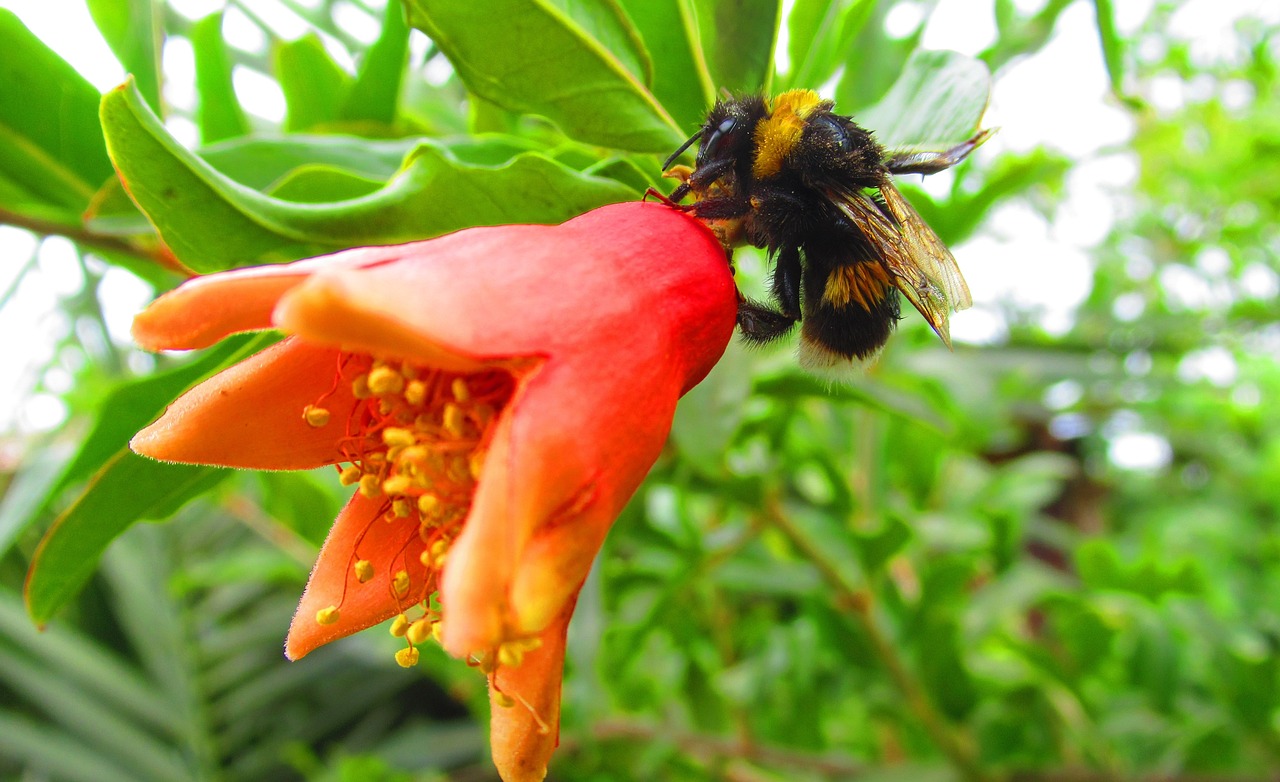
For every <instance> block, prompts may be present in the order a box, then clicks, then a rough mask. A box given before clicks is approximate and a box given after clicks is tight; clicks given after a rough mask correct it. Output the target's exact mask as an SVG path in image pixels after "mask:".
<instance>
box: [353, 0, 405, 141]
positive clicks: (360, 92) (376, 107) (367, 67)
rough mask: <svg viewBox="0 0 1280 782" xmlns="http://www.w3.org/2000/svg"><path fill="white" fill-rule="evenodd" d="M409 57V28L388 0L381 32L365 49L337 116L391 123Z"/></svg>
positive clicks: (398, 9) (401, 15) (397, 5)
mask: <svg viewBox="0 0 1280 782" xmlns="http://www.w3.org/2000/svg"><path fill="white" fill-rule="evenodd" d="M408 60H409V27H408V26H407V25H406V24H405V21H404V10H403V8H402V7H401V5H400V3H398V2H388V3H387V7H386V10H385V11H384V12H383V17H382V33H381V34H380V35H379V36H378V39H377V40H376V41H374V42H373V45H372V46H370V47H369V49H368V51H366V52H365V55H364V61H363V62H361V63H360V70H359V71H358V72H357V73H356V80H355V83H354V84H352V85H351V89H350V90H348V91H347V93H346V96H345V98H344V100H343V101H342V106H341V108H340V109H339V110H338V116H339V117H340V118H341V119H344V120H354V121H360V120H368V121H372V122H380V123H383V124H384V125H390V124H392V123H393V122H395V119H396V107H397V106H398V105H399V102H400V85H401V80H402V78H403V75H404V67H405V64H406V63H407V62H408Z"/></svg>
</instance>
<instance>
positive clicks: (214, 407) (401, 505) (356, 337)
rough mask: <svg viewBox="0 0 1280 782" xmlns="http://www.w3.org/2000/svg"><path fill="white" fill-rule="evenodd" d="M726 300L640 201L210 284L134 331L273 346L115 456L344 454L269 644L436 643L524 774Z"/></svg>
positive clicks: (552, 720) (707, 359) (550, 741)
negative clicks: (588, 604) (577, 607)
mask: <svg viewBox="0 0 1280 782" xmlns="http://www.w3.org/2000/svg"><path fill="white" fill-rule="evenodd" d="M735 308H736V305H735V294H734V287H733V282H732V279H731V276H730V273H729V267H728V264H727V263H726V260H725V255H724V252H723V251H722V250H721V248H720V246H719V244H718V243H717V242H716V240H715V239H714V237H713V236H712V235H711V233H710V232H709V231H707V230H706V229H705V228H704V227H703V226H701V225H700V224H699V223H697V222H696V221H694V220H693V219H691V218H689V217H687V216H685V215H683V214H681V213H680V212H678V211H676V210H673V209H669V208H666V207H664V206H659V205H654V204H641V203H627V204H617V205H614V206H608V207H604V208H601V209H597V210H595V211H593V212H591V213H589V214H586V215H583V216H581V217H579V218H576V219H574V220H570V221H569V222H567V223H565V224H563V225H560V226H530V225H509V226H498V227H493V228H475V229H471V230H467V231H461V232H458V233H455V234H452V235H450V236H446V237H442V238H439V239H433V240H430V241H425V242H418V243H414V244H406V245H402V246H398V247H376V248H363V249H357V250H349V251H346V252H342V253H337V254H335V255H330V256H326V257H323V258H315V259H312V260H307V261H301V262H298V263H293V264H288V265H284V266H270V267H262V268H255V269H245V270H240V271H232V272H225V273H222V274H214V275H210V276H208V277H204V278H201V279H197V280H193V281H191V282H189V283H187V284H185V285H183V286H181V287H180V288H178V289H177V290H175V291H172V292H171V293H168V294H166V295H165V296H162V297H161V298H160V299H159V300H157V301H156V302H155V303H154V304H152V305H151V306H150V307H149V308H148V309H147V310H146V311H145V312H143V313H142V314H140V315H139V316H138V317H137V319H136V321H135V322H134V336H135V337H136V339H137V340H138V342H139V343H140V344H141V345H143V346H144V347H147V348H150V349H155V350H159V349H189V348H202V347H206V346H208V345H210V344H212V343H214V342H215V341H217V340H219V339H221V338H222V337H224V336H226V335H228V334H230V333H233V332H238V331H245V330H251V329H266V328H272V327H275V328H278V329H280V330H282V331H283V332H285V333H286V334H287V335H288V337H287V338H286V339H285V340H284V341H282V342H280V343H278V344H276V345H275V346H273V347H271V348H269V349H267V350H264V351H262V352H261V353H259V354H257V355H255V356H253V357H252V358H249V359H248V360H246V361H244V362H242V363H240V364H239V365H237V366H235V367H232V368H230V369H228V370H226V371H224V372H222V373H221V374H219V375H217V376H216V377H213V378H211V379H210V380H208V381H206V382H204V383H202V384H201V385H199V386H197V387H196V388H194V389H192V390H191V391H189V392H188V393H186V394H185V395H184V396H183V397H181V398H180V399H178V400H177V401H176V402H174V404H173V405H172V406H171V407H170V408H169V409H168V411H167V412H166V413H165V414H164V415H163V416H162V417H161V418H160V419H159V420H158V421H156V422H155V423H154V424H152V425H151V426H149V427H147V428H146V429H144V430H143V431H142V432H140V433H139V434H138V435H137V436H136V437H135V438H134V440H133V443H132V447H133V449H134V450H135V451H137V452H138V453H140V454H144V455H146V456H151V457H154V458H156V459H162V460H166V461H175V462H192V463H200V464H218V465H227V466H233V467H247V468H255V469H309V468H313V467H318V466H321V465H337V466H338V467H339V469H340V470H341V478H342V480H343V482H344V483H349V484H355V485H357V487H358V488H357V491H356V493H355V494H354V496H353V497H352V499H351V501H350V503H348V505H347V507H346V508H345V509H344V510H343V511H342V513H341V514H340V515H339V516H338V519H337V521H336V522H335V523H334V526H333V529H332V530H331V531H330V533H329V537H328V539H327V540H326V541H325V544H324V547H323V549H322V550H321V552H320V556H319V559H318V560H317V561H316V565H315V569H314V570H313V571H312V573H311V579H310V581H309V583H308V584H307V589H306V592H305V593H304V594H303V597H302V602H301V604H300V605H299V607H298V612H297V614H296V615H295V616H294V620H293V624H292V626H291V627H290V629H289V636H288V640H287V642H286V645H285V652H286V654H287V655H288V656H289V657H290V658H292V659H297V658H299V657H302V656H303V655H305V654H307V653H308V652H310V651H311V650H312V649H315V648H316V647H318V646H320V645H322V644H325V643H328V642H329V641H332V640H334V639H337V638H341V637H343V636H345V635H348V634H350V633H353V632H356V631H357V630H361V629H364V628H366V627H369V626H370V625H373V624H376V623H378V622H381V621H383V620H385V619H387V618H389V617H393V616H396V617H397V620H396V622H395V623H394V625H393V628H392V632H393V633H395V634H396V635H399V636H402V637H404V638H405V639H406V640H405V644H406V645H405V648H404V649H402V650H401V651H400V652H399V653H397V655H396V657H397V660H398V661H399V662H400V663H401V664H402V665H406V666H409V665H413V664H414V663H415V662H416V661H417V657H418V653H417V650H416V649H415V648H414V647H415V646H416V645H417V644H420V643H422V642H423V641H424V640H426V639H427V638H428V637H432V636H434V637H435V638H436V639H437V640H439V641H440V642H441V643H442V644H443V645H444V648H445V649H446V650H448V651H449V652H450V653H451V654H453V655H455V656H458V657H464V658H467V659H468V660H470V661H471V662H472V663H473V664H476V665H478V666H479V667H480V668H481V669H482V670H483V671H485V673H486V674H487V675H488V677H489V681H490V700H491V703H492V705H493V710H492V720H491V728H492V730H491V733H492V749H493V757H494V762H495V763H496V764H497V766H498V769H499V771H500V772H501V774H502V776H503V778H504V779H506V780H524V779H541V778H542V777H543V776H544V775H545V773H546V764H547V761H548V759H549V758H550V755H551V752H552V750H553V749H554V747H555V745H556V741H557V738H556V737H557V732H558V723H559V710H560V676H561V666H562V663H563V658H564V641H565V630H566V628H567V626H568V622H569V617H570V615H571V613H572V611H573V604H574V601H575V600H576V598H577V594H578V590H579V589H580V588H581V586H582V581H583V579H584V578H585V577H586V575H587V571H588V569H589V568H590V566H591V561H592V559H593V558H594V557H595V554H596V552H597V551H598V550H599V547H600V545H601V543H602V541H603V540H604V536H605V533H606V532H607V531H608V529H609V526H610V524H611V523H612V522H613V519H614V518H615V517H616V516H617V515H618V512H619V511H620V510H621V509H622V507H623V505H624V504H625V503H626V502H627V501H628V499H629V498H630V497H631V495H632V494H633V493H634V492H635V490H636V487H637V486H639V484H640V482H641V480H643V478H644V476H645V474H646V473H647V472H648V470H649V468H650V466H652V464H653V462H654V460H655V459H656V458H657V456H658V453H659V451H660V450H661V448H662V445H663V442H664V440H665V439H666V436H667V433H668V430H669V429H670V426H671V418H672V414H673V411H674V410H675V404H676V400H677V399H678V398H679V397H680V395H682V394H683V393H684V392H686V391H688V390H689V389H690V388H692V387H693V386H694V385H695V384H697V383H698V382H699V381H700V380H701V379H702V378H703V377H704V376H705V375H706V373H707V372H708V371H709V370H710V368H711V366H712V365H713V364H714V363H715V362H716V360H718V359H719V357H720V355H721V353H722V352H723V350H724V348H725V345H726V344H727V343H728V340H729V337H730V335H731V333H732V330H733V325H734V318H735ZM433 595H435V596H438V601H432V597H433Z"/></svg>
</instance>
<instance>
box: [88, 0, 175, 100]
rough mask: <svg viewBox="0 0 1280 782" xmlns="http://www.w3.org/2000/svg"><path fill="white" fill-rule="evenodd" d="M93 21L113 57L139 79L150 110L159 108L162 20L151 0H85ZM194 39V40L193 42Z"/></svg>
mask: <svg viewBox="0 0 1280 782" xmlns="http://www.w3.org/2000/svg"><path fill="white" fill-rule="evenodd" d="M87 3H88V5H89V13H90V14H91V15H92V16H93V23H94V24H96V25H97V26H98V31H99V32H101V33H102V37H103V38H105V39H106V41H107V45H108V46H110V47H111V51H113V52H115V55H116V59H118V60H120V64H121V65H123V66H124V69H125V71H127V72H128V73H129V74H131V75H132V76H133V78H134V79H135V80H136V81H137V83H138V90H139V92H141V93H142V95H143V96H144V97H145V98H146V99H147V105H148V106H150V107H151V108H152V110H153V111H159V110H160V51H161V44H162V41H163V36H164V33H163V29H162V27H161V20H160V18H159V17H157V16H156V13H155V11H156V3H155V2H154V0H87ZM193 43H194V42H193Z"/></svg>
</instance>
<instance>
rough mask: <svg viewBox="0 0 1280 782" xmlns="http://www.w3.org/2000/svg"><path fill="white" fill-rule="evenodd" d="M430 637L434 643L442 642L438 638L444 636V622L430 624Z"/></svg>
mask: <svg viewBox="0 0 1280 782" xmlns="http://www.w3.org/2000/svg"><path fill="white" fill-rule="evenodd" d="M431 637H432V638H433V639H435V642H436V643H443V641H441V640H440V639H441V638H444V622H436V623H434V624H432V625H431Z"/></svg>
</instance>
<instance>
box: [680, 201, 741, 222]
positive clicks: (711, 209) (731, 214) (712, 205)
mask: <svg viewBox="0 0 1280 782" xmlns="http://www.w3.org/2000/svg"><path fill="white" fill-rule="evenodd" d="M690 206H691V207H693V210H694V211H693V213H694V216H695V217H698V218H701V219H703V220H732V219H733V218H735V217H742V216H743V215H745V214H747V213H748V212H750V211H751V199H749V198H735V197H732V196H720V197H716V198H707V199H705V200H702V201H698V202H697V203H695V204H690Z"/></svg>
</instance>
